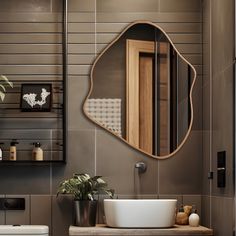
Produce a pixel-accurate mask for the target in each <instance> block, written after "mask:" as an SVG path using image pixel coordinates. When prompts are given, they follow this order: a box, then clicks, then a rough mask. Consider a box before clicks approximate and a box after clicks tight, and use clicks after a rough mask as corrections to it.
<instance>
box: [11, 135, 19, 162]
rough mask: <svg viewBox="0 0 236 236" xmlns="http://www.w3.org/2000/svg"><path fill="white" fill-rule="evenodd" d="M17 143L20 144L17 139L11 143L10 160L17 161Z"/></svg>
mask: <svg viewBox="0 0 236 236" xmlns="http://www.w3.org/2000/svg"><path fill="white" fill-rule="evenodd" d="M16 144H19V143H18V142H17V140H16V139H12V140H11V144H10V157H9V160H10V161H16Z"/></svg>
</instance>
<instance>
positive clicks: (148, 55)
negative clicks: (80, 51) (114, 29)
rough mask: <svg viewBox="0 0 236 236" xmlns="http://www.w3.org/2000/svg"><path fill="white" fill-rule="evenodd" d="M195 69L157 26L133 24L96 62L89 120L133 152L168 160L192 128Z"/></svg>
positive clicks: (87, 107) (88, 103)
mask: <svg viewBox="0 0 236 236" xmlns="http://www.w3.org/2000/svg"><path fill="white" fill-rule="evenodd" d="M195 79H196V71H195V69H194V67H193V66H192V65H191V64H190V63H189V62H188V61H187V60H186V59H185V58H184V57H183V56H181V55H180V53H179V52H178V51H177V49H176V48H175V46H174V45H173V43H172V42H171V40H170V38H169V37H168V35H167V34H166V33H165V32H164V31H163V30H162V29H161V28H160V27H158V26H157V25H156V24H154V23H151V22H148V21H139V22H134V23H132V24H130V25H129V26H128V27H127V28H126V29H125V30H124V31H123V32H122V33H121V34H120V35H119V36H118V37H117V38H116V39H115V40H114V41H113V42H111V43H110V44H109V45H108V46H107V47H106V48H105V49H104V50H103V52H102V53H101V54H100V55H99V56H98V57H97V58H96V60H95V62H94V64H93V67H92V70H91V88H90V91H89V94H88V96H87V98H86V101H85V103H84V112H85V114H86V115H87V116H88V117H89V118H90V119H91V120H92V121H93V122H95V123H96V124H98V125H100V126H101V127H103V128H105V129H106V130H108V131H110V132H111V133H113V134H114V135H116V136H117V137H119V138H121V139H122V140H123V141H125V142H126V143H128V144H129V145H131V146H132V147H134V148H136V149H138V150H140V151H141V152H144V153H146V154H148V155H150V156H152V157H156V158H161V159H163V158H167V157H170V156H172V155H173V154H174V153H176V152H177V151H178V150H179V149H180V148H181V147H182V146H183V144H184V142H185V141H186V139H187V137H188V135H189V132H190V130H191V126H192V123H193V105H192V89H193V85H194V82H195Z"/></svg>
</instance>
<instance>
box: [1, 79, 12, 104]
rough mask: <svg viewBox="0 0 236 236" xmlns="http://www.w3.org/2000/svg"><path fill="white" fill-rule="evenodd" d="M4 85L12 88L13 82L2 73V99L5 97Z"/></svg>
mask: <svg viewBox="0 0 236 236" xmlns="http://www.w3.org/2000/svg"><path fill="white" fill-rule="evenodd" d="M6 85H9V86H10V87H12V88H13V83H12V82H10V81H9V80H8V78H7V77H6V76H4V75H1V76H0V88H1V90H0V98H1V100H2V101H3V100H4V98H5V93H6V88H5V87H6Z"/></svg>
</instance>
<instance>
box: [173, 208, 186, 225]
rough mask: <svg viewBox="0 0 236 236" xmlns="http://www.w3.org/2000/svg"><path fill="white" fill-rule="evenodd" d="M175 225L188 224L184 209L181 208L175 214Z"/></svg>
mask: <svg viewBox="0 0 236 236" xmlns="http://www.w3.org/2000/svg"><path fill="white" fill-rule="evenodd" d="M175 223H176V224H177V225H187V224H188V215H187V214H186V213H185V212H184V207H183V206H181V207H180V208H179V211H178V212H177V214H176V219H175Z"/></svg>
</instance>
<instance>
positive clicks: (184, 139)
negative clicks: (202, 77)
mask: <svg viewBox="0 0 236 236" xmlns="http://www.w3.org/2000/svg"><path fill="white" fill-rule="evenodd" d="M136 24H148V25H151V26H153V27H155V28H157V29H159V30H160V31H161V32H162V33H163V34H164V35H165V37H166V38H167V39H168V41H169V43H170V44H171V45H172V47H173V48H174V50H175V51H176V53H177V54H178V56H179V57H180V58H181V59H182V60H184V61H185V62H186V63H187V64H188V65H189V66H190V67H191V69H192V70H193V74H194V76H193V81H192V84H191V87H190V91H189V100H190V111H191V112H190V113H191V117H190V123H189V127H188V131H187V133H186V135H185V137H184V138H183V140H182V142H181V143H180V144H179V145H178V147H177V148H176V149H175V150H174V151H173V152H171V153H169V154H167V155H163V156H156V155H152V154H150V153H148V152H146V151H144V150H142V149H140V148H137V147H134V146H132V145H131V144H130V143H129V142H128V141H127V140H126V139H124V138H122V137H120V136H118V135H117V134H116V133H115V132H112V131H111V130H110V129H108V128H106V127H105V126H102V125H101V124H100V123H99V122H97V121H96V120H94V119H93V118H92V117H91V116H89V114H88V113H87V111H86V102H87V100H88V99H89V97H90V95H91V93H92V91H93V79H94V78H93V72H94V68H95V66H96V64H97V62H98V61H99V59H100V58H101V57H102V56H103V54H104V53H105V52H106V51H107V50H108V49H109V48H110V47H111V46H112V45H113V44H115V43H116V42H117V41H118V40H119V39H120V38H121V37H122V36H123V34H124V33H125V32H126V31H127V30H128V29H130V28H131V27H132V26H134V25H136ZM196 76H197V73H196V70H195V68H194V67H193V65H192V64H191V63H190V62H188V61H187V60H186V59H185V58H184V57H183V56H182V55H181V54H180V52H179V51H178V50H177V48H176V47H175V45H174V43H173V42H172V40H171V39H170V37H169V36H168V35H167V33H166V32H165V31H164V30H163V29H162V28H161V27H160V26H158V25H157V24H156V23H153V22H151V21H145V20H142V21H134V22H132V23H131V24H129V25H128V26H127V27H125V29H123V30H122V32H121V33H120V34H119V35H118V36H117V37H116V38H115V39H114V40H112V41H111V43H109V44H108V45H107V46H106V47H105V48H104V49H103V51H102V52H101V53H100V54H99V55H98V56H97V57H96V59H95V61H94V63H93V66H92V68H91V72H90V83H91V84H90V89H89V93H88V95H87V96H86V98H85V101H84V104H83V112H84V114H85V115H86V116H87V118H88V119H89V120H91V121H92V122H93V123H95V124H96V125H98V126H99V127H101V128H103V129H105V130H107V131H108V132H109V133H112V134H113V135H114V136H115V137H117V138H119V140H122V141H123V142H125V143H126V144H128V145H129V146H130V147H132V148H134V149H135V150H138V151H140V152H141V153H144V154H146V155H148V156H149V157H153V158H155V159H160V160H162V159H167V158H169V157H172V156H174V155H175V154H176V153H177V152H178V151H179V150H180V149H181V148H182V147H183V145H184V143H185V142H186V140H187V138H188V137H189V134H190V131H191V129H192V125H193V101H192V91H193V87H194V84H195V82H196Z"/></svg>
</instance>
